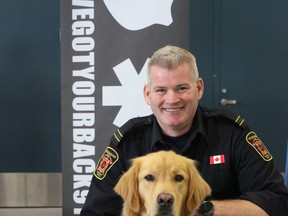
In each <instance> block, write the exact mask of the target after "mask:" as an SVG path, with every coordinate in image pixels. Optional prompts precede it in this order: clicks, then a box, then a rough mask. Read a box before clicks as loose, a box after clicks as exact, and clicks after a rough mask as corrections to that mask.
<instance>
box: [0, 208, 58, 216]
mask: <svg viewBox="0 0 288 216" xmlns="http://www.w3.org/2000/svg"><path fill="white" fill-rule="evenodd" d="M0 215H1V216H16V215H21V216H40V215H41V216H62V208H0Z"/></svg>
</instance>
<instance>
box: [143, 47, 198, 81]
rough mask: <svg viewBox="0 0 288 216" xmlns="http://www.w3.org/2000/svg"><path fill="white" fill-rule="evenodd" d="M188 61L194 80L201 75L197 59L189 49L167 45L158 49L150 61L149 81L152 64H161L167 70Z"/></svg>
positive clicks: (149, 79) (148, 79)
mask: <svg viewBox="0 0 288 216" xmlns="http://www.w3.org/2000/svg"><path fill="white" fill-rule="evenodd" d="M184 63H187V64H188V65H189V67H190V71H191V76H192V79H193V80H194V81H196V80H197V78H198V77H199V74H198V69H197V64H196V59H195V57H194V55H193V54H192V53H190V52H189V51H187V50H185V49H183V48H180V47H177V46H171V45H168V46H165V47H163V48H160V49H158V50H157V51H155V52H154V53H153V55H152V57H151V58H150V59H149V62H148V71H147V81H148V84H150V82H151V78H150V72H151V67H152V66H159V67H161V68H165V69H167V70H172V69H175V68H177V67H178V66H180V65H182V64H184Z"/></svg>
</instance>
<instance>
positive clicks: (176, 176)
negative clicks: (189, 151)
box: [174, 175, 184, 182]
mask: <svg viewBox="0 0 288 216" xmlns="http://www.w3.org/2000/svg"><path fill="white" fill-rule="evenodd" d="M174 180H175V181H176V182H182V181H183V180H184V177H183V176H182V175H175V177H174Z"/></svg>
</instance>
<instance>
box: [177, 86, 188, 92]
mask: <svg viewBox="0 0 288 216" xmlns="http://www.w3.org/2000/svg"><path fill="white" fill-rule="evenodd" d="M187 89H188V88H187V87H180V88H178V89H177V90H178V92H181V93H182V92H186V91H187Z"/></svg>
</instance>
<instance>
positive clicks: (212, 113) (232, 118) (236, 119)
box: [200, 106, 248, 129]
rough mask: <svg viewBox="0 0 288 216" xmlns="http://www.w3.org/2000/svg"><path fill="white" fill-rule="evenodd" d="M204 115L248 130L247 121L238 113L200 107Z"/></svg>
mask: <svg viewBox="0 0 288 216" xmlns="http://www.w3.org/2000/svg"><path fill="white" fill-rule="evenodd" d="M200 109H201V111H202V114H203V116H204V117H205V118H211V119H217V120H219V121H228V122H231V123H234V124H236V125H237V126H239V127H241V128H242V129H246V128H247V127H248V124H247V122H246V121H245V119H244V118H243V117H242V116H241V115H239V114H236V113H233V112H231V111H229V110H227V109H208V108H206V107H203V106H201V107H200Z"/></svg>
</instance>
